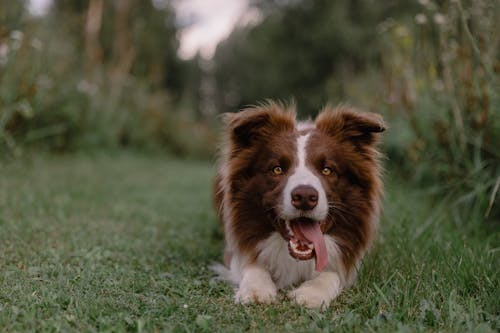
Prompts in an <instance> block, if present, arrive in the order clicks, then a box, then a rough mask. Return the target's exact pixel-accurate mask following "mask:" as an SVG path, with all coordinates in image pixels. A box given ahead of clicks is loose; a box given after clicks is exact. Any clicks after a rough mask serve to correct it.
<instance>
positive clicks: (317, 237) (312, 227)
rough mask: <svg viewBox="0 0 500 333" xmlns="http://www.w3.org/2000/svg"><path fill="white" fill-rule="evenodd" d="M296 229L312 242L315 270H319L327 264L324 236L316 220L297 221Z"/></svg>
mask: <svg viewBox="0 0 500 333" xmlns="http://www.w3.org/2000/svg"><path fill="white" fill-rule="evenodd" d="M297 229H298V231H299V232H300V234H302V236H304V238H306V239H307V240H308V241H309V242H312V243H313V244H314V252H315V254H316V256H315V260H316V268H315V269H316V270H317V271H318V272H321V271H322V270H323V269H324V268H325V267H326V265H327V264H328V252H327V251H326V244H325V237H324V236H323V233H322V232H321V228H320V225H319V223H318V222H313V223H310V222H309V223H307V222H305V223H304V222H299V223H297Z"/></svg>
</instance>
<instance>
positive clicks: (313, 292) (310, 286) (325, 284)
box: [288, 272, 341, 308]
mask: <svg viewBox="0 0 500 333" xmlns="http://www.w3.org/2000/svg"><path fill="white" fill-rule="evenodd" d="M340 290H341V286H340V277H339V275H338V274H337V273H335V272H322V273H320V274H319V275H318V276H317V277H316V278H314V279H312V280H309V281H306V282H304V283H303V284H301V285H300V287H298V288H297V289H294V290H292V291H290V292H289V293H288V297H289V298H290V299H293V300H294V301H295V302H296V303H297V304H300V305H305V306H307V307H309V308H326V307H328V306H329V305H330V302H331V301H332V300H333V299H334V298H335V297H337V295H338V294H339V293H340Z"/></svg>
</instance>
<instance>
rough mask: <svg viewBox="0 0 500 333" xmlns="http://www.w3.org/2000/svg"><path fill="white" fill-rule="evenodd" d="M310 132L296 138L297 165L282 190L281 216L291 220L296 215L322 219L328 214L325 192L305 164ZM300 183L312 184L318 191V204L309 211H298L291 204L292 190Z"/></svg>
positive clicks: (318, 180) (296, 216)
mask: <svg viewBox="0 0 500 333" xmlns="http://www.w3.org/2000/svg"><path fill="white" fill-rule="evenodd" d="M309 136H310V133H307V134H305V135H300V136H299V137H298V138H297V162H298V163H297V167H296V168H295V170H293V173H292V174H291V175H290V177H289V178H288V181H287V184H286V186H285V189H284V190H283V216H282V218H283V219H285V220H291V219H295V218H298V217H301V216H303V217H308V218H311V219H314V220H323V219H325V218H326V215H327V214H328V202H327V199H326V193H325V190H324V189H323V185H322V184H321V181H320V179H319V178H318V177H317V176H316V175H315V174H314V172H313V171H312V170H311V169H310V168H309V167H308V166H307V165H306V161H307V141H308V139H309ZM300 185H309V186H312V187H313V188H314V189H315V190H316V191H318V204H317V205H316V207H315V208H314V209H312V210H310V211H307V212H304V211H300V210H298V209H297V208H295V207H294V206H293V205H292V191H293V190H294V189H295V188H296V187H297V186H300Z"/></svg>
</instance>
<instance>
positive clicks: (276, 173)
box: [273, 165, 283, 175]
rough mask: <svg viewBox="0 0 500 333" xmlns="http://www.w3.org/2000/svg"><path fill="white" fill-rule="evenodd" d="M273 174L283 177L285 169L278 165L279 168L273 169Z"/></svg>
mask: <svg viewBox="0 0 500 333" xmlns="http://www.w3.org/2000/svg"><path fill="white" fill-rule="evenodd" d="M273 173H274V174H275V175H282V174H283V168H282V167H280V166H279V165H277V166H275V167H274V168H273Z"/></svg>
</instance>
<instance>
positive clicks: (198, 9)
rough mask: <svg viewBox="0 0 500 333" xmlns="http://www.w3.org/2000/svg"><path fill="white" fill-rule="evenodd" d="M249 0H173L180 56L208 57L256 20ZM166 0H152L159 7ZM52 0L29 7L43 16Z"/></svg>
mask: <svg viewBox="0 0 500 333" xmlns="http://www.w3.org/2000/svg"><path fill="white" fill-rule="evenodd" d="M248 1H249V0H174V1H173V4H174V7H175V9H176V12H177V17H178V21H179V22H180V23H181V26H183V27H182V29H181V31H180V35H179V37H180V49H179V57H181V58H182V59H190V58H192V57H193V56H195V55H196V53H197V52H199V53H200V54H201V56H202V57H204V58H211V57H212V56H213V54H214V51H215V48H216V46H217V44H218V43H219V42H220V41H221V40H223V39H224V38H226V37H227V36H228V35H229V33H230V32H231V30H232V29H233V28H234V26H235V25H240V24H249V23H254V22H258V20H260V15H259V13H258V12H257V11H256V10H249V8H248ZM165 2H168V0H153V4H154V5H155V6H159V7H161V6H162V4H164V3H165ZM51 3H52V0H30V1H29V3H28V9H29V11H30V12H31V14H33V15H37V16H43V15H45V14H46V13H47V12H48V11H49V10H50V5H51Z"/></svg>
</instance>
